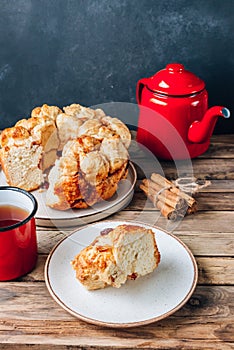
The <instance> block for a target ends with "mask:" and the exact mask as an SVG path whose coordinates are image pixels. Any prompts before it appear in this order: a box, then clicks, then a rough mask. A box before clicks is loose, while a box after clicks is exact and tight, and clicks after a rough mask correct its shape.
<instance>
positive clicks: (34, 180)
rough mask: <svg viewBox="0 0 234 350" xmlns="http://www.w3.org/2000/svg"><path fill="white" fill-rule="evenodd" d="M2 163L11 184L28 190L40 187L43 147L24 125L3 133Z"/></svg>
mask: <svg viewBox="0 0 234 350" xmlns="http://www.w3.org/2000/svg"><path fill="white" fill-rule="evenodd" d="M1 146H2V148H1V165H2V169H3V171H4V173H5V176H6V180H7V182H8V183H9V184H10V185H11V186H16V187H20V188H24V189H25V190H27V191H31V190H33V189H36V188H38V186H39V185H40V184H41V182H42V181H43V173H42V170H41V169H40V168H39V164H40V162H41V159H42V152H43V148H42V146H41V145H39V144H38V143H36V142H34V140H33V138H32V136H31V134H30V133H29V132H28V130H27V129H25V128H24V127H22V126H15V127H13V128H8V129H5V130H4V131H3V132H2V134H1Z"/></svg>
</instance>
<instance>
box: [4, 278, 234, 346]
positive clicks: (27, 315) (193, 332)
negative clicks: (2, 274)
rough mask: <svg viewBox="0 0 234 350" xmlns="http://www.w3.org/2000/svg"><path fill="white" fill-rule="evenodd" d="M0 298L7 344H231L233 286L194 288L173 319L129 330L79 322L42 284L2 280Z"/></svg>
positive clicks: (233, 328) (233, 316) (233, 304)
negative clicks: (58, 303) (191, 294)
mask: <svg viewBox="0 0 234 350" xmlns="http://www.w3.org/2000/svg"><path fill="white" fill-rule="evenodd" d="M1 296H3V297H2V298H1V299H0V343H1V344H5V346H6V345H7V344H17V345H18V344H31V345H32V344H41V345H44V344H50V345H51V349H53V348H55V345H60V346H64V345H67V346H68V345H69V346H70V345H71V346H75V345H77V346H80V347H82V348H86V347H87V348H92V347H94V346H96V347H97V348H98V349H101V348H103V347H104V348H108V346H109V348H111V347H113V348H114V347H116V348H119V349H130V348H131V349H132V348H136V347H137V348H146V347H147V348H155V349H160V348H161V349H162V348H164V349H165V348H167V349H175V348H178V349H183V346H184V349H194V346H195V345H196V348H198V349H209V347H210V349H225V347H224V346H227V347H226V349H231V348H232V347H231V344H232V342H233V341H234V332H233V330H234V326H233V325H234V312H233V311H234V310H233V309H234V287H233V286H232V287H230V286H229V287H219V286H212V287H210V286H198V287H197V288H196V290H195V292H194V294H193V296H192V297H191V298H190V300H189V301H188V302H187V303H186V305H185V306H184V307H183V308H181V309H180V310H179V311H177V312H176V313H175V314H174V315H172V316H170V317H168V318H167V319H165V320H162V321H159V322H157V323H154V324H151V325H148V326H144V327H141V328H136V327H135V328H132V329H111V328H102V327H96V326H94V325H91V324H86V323H85V322H82V321H79V320H78V319H76V318H74V317H73V316H71V315H70V314H69V313H67V312H66V311H65V310H63V309H62V308H61V307H60V306H59V305H57V304H56V303H55V301H54V300H53V299H52V298H51V297H50V296H49V294H48V291H47V290H46V287H45V285H44V283H40V282H38V283H22V282H21V283H17V282H11V283H10V282H4V283H2V284H1ZM22 305H23V308H22ZM181 339H184V341H181ZM202 344H204V346H203V345H202ZM205 345H206V346H205ZM15 348H16V347H15ZM1 349H2V345H1ZM17 349H18V348H17Z"/></svg>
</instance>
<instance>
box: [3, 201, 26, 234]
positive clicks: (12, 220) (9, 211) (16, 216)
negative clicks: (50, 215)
mask: <svg viewBox="0 0 234 350" xmlns="http://www.w3.org/2000/svg"><path fill="white" fill-rule="evenodd" d="M28 216H29V212H28V211H26V210H25V209H23V208H19V207H16V206H13V205H0V227H2V228H3V227H8V226H13V225H15V224H18V223H19V222H21V221H23V220H25V219H26V218H27V217H28Z"/></svg>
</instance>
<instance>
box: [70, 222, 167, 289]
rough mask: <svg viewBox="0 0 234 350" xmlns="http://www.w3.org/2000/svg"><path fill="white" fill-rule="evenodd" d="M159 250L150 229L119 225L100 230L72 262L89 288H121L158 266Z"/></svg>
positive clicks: (77, 273) (78, 277) (79, 276)
mask: <svg viewBox="0 0 234 350" xmlns="http://www.w3.org/2000/svg"><path fill="white" fill-rule="evenodd" d="M159 262H160V253H159V251H158V247H157V244H156V240H155V234H154V232H153V231H152V230H151V229H146V228H144V227H141V226H135V225H119V226H117V227H116V228H114V229H107V230H104V231H103V232H101V235H100V236H98V237H97V238H96V239H95V240H94V242H93V243H92V244H91V245H89V246H88V247H86V248H84V249H83V250H81V252H80V253H79V254H78V255H77V256H76V257H75V258H74V260H73V261H72V262H71V264H72V267H73V269H74V270H75V271H76V278H77V279H78V280H79V281H80V282H81V283H82V284H83V285H84V286H85V287H86V288H87V289H88V290H94V289H100V288H105V287H107V286H113V287H116V288H119V287H120V286H121V285H122V284H124V283H125V282H126V281H127V280H128V279H133V280H135V279H137V278H139V277H140V276H144V275H147V274H149V273H151V272H153V271H154V269H156V267H157V266H158V264H159Z"/></svg>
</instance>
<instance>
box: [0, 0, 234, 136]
mask: <svg viewBox="0 0 234 350" xmlns="http://www.w3.org/2000/svg"><path fill="white" fill-rule="evenodd" d="M233 33H234V1H233V0H190V1H187V0H177V1H176V0H169V1H168V0H167V1H165V0H139V1H137V0H48V1H46V0H10V1H9V0H0V128H3V127H6V126H10V125H13V124H14V123H15V121H16V120H18V119H19V118H21V117H23V116H28V115H29V113H30V111H31V109H32V108H33V107H35V106H37V105H41V104H43V103H48V104H56V105H58V106H64V105H67V104H70V103H72V102H79V103H80V104H83V105H87V106H92V105H95V104H100V103H105V102H110V101H118V102H119V101H125V102H132V103H135V88H136V83H137V81H138V80H139V79H140V78H142V77H145V76H150V75H152V74H154V73H155V72H156V71H158V70H159V69H161V68H164V67H165V65H166V64H167V63H169V62H175V61H177V62H181V63H183V64H184V65H185V66H186V68H187V69H189V70H191V71H192V72H194V73H195V74H197V75H198V76H200V77H201V78H202V79H203V80H205V82H206V87H207V90H208V92H209V103H210V105H214V104H218V105H225V106H227V107H228V108H230V109H231V111H233V109H234V96H233V95H234V93H233V91H234V89H233V85H234V79H233V78H234V40H233V39H234V38H233ZM215 132H216V133H221V132H222V133H228V132H234V118H233V117H232V118H231V119H229V120H220V119H219V121H218V123H217V125H216V128H215Z"/></svg>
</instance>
